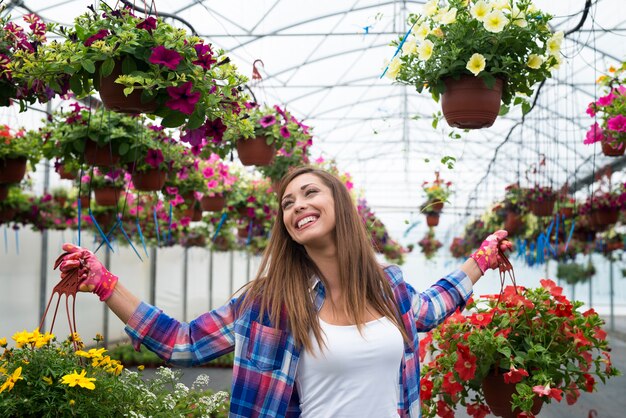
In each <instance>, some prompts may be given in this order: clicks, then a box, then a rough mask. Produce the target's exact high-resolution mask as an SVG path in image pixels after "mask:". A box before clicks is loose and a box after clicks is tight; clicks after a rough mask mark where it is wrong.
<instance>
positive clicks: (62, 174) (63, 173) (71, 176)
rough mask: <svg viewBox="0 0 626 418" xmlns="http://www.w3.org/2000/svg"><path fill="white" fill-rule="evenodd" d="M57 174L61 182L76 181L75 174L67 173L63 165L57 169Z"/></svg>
mask: <svg viewBox="0 0 626 418" xmlns="http://www.w3.org/2000/svg"><path fill="white" fill-rule="evenodd" d="M57 173H58V174H59V177H60V178H62V179H63V180H75V179H76V173H72V172H71V171H67V170H66V169H65V165H60V166H59V168H58V169H57Z"/></svg>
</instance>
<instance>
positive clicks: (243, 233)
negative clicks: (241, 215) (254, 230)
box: [237, 225, 248, 238]
mask: <svg viewBox="0 0 626 418" xmlns="http://www.w3.org/2000/svg"><path fill="white" fill-rule="evenodd" d="M237 236H238V237H239V238H248V226H247V225H246V226H245V227H241V228H237Z"/></svg>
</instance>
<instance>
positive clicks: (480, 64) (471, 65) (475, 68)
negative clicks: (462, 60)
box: [465, 53, 486, 76]
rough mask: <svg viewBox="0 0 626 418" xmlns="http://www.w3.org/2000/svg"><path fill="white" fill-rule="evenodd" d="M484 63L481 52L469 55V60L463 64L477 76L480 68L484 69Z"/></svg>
mask: <svg viewBox="0 0 626 418" xmlns="http://www.w3.org/2000/svg"><path fill="white" fill-rule="evenodd" d="M485 65H486V60H485V57H484V56H482V55H481V54H478V53H476V54H473V55H472V56H471V57H470V59H469V61H467V65H466V66H465V68H467V69H468V70H469V71H470V72H471V73H472V74H474V75H475V76H477V75H478V74H480V72H481V71H482V70H484V69H485Z"/></svg>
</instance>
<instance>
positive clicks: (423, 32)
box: [413, 23, 430, 41]
mask: <svg viewBox="0 0 626 418" xmlns="http://www.w3.org/2000/svg"><path fill="white" fill-rule="evenodd" d="M429 33H430V27H429V26H428V24H427V23H422V24H421V25H419V26H418V28H417V29H416V30H414V31H413V36H415V38H416V39H417V40H418V41H423V40H424V39H426V37H427V36H428V34H429Z"/></svg>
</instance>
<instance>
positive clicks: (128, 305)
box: [106, 282, 141, 324]
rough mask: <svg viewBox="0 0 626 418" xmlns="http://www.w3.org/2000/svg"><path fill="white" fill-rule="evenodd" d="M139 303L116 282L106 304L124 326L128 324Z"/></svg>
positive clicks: (137, 299) (135, 297)
mask: <svg viewBox="0 0 626 418" xmlns="http://www.w3.org/2000/svg"><path fill="white" fill-rule="evenodd" d="M140 303H141V301H140V300H139V298H137V296H135V295H133V294H132V293H131V292H130V291H129V290H128V289H126V287H124V285H122V284H121V283H120V282H117V285H116V286H115V289H113V294H112V295H111V297H110V298H109V299H107V301H106V304H107V305H108V306H109V308H110V309H111V310H112V311H113V313H115V315H117V317H118V318H119V319H121V320H122V322H124V323H125V324H126V323H127V322H128V320H129V319H130V317H131V316H132V315H133V313H134V312H135V311H136V310H137V307H138V306H139V304H140Z"/></svg>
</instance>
